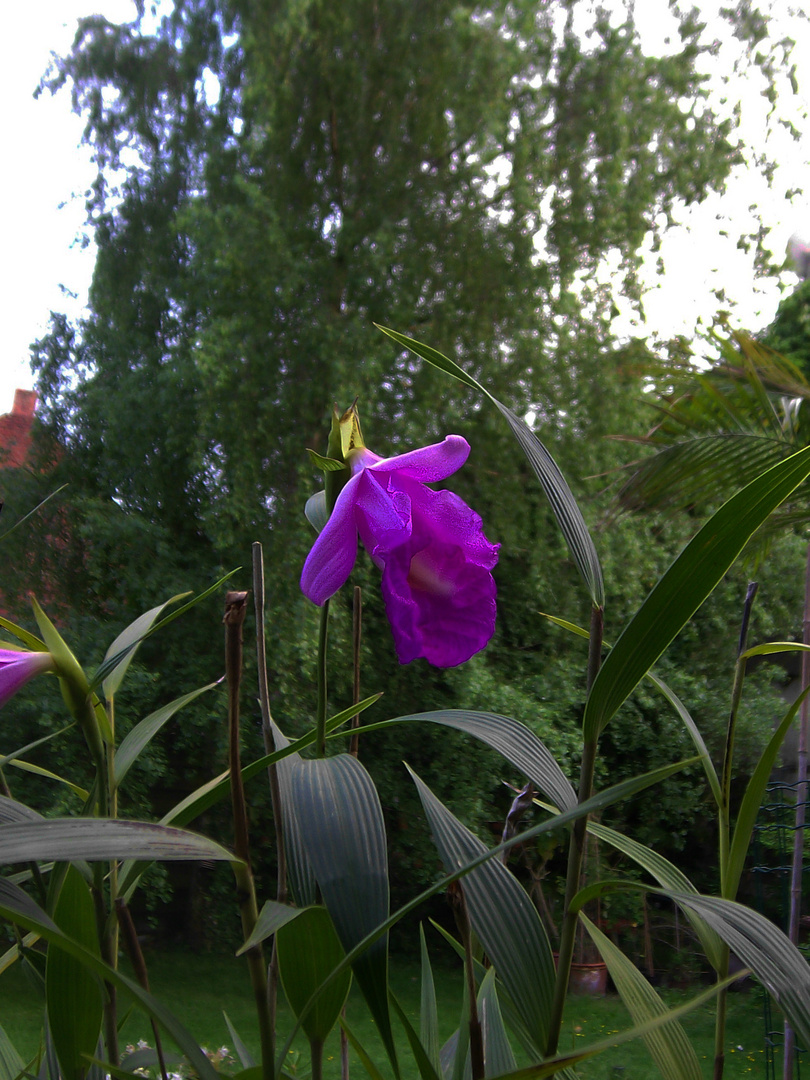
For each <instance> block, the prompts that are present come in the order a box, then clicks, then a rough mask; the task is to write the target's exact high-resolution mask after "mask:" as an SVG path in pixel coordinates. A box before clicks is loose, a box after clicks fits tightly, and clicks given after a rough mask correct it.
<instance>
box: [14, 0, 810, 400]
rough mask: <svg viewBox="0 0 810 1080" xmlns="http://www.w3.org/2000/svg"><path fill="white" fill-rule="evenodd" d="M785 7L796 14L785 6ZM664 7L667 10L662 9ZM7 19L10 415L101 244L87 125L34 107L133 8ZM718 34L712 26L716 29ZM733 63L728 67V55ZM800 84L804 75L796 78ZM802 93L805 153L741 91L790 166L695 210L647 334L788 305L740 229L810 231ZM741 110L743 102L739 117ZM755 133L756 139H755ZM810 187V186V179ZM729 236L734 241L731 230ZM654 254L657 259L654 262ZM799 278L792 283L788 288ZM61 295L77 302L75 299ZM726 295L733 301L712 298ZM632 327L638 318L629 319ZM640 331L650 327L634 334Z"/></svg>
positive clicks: (807, 91) (51, 105)
mask: <svg viewBox="0 0 810 1080" xmlns="http://www.w3.org/2000/svg"><path fill="white" fill-rule="evenodd" d="M719 3H720V0H701V2H700V7H701V9H702V10H704V11H707V12H708V11H709V9H716V7H717V6H718V5H719ZM775 3H776V6H777V10H780V9H782V8H783V7H786V6H787V5H784V4H783V3H780V0H775ZM659 5H660V6H659ZM7 7H8V10H7V11H5V12H4V27H5V30H6V41H7V42H8V43H9V48H7V50H6V53H7V55H6V59H5V61H4V63H3V65H2V66H0V101H2V102H3V110H4V117H3V119H4V124H3V135H4V139H3V142H4V155H3V156H4V161H5V167H4V168H3V169H2V170H0V235H2V236H3V241H4V246H5V251H6V261H5V265H6V274H5V275H4V278H5V280H4V282H3V288H2V292H1V293H0V295H1V296H2V300H1V301H0V303H1V304H2V307H1V308H0V316H2V318H1V319H0V326H2V344H1V346H0V413H4V412H7V411H9V410H10V408H11V404H12V400H13V395H14V389H15V387H22V388H28V387H31V386H32V385H33V380H32V377H31V373H30V369H29V366H28V346H29V344H30V343H31V342H32V341H34V340H35V339H36V338H37V337H39V336H41V335H42V334H43V333H44V332H45V331H46V329H47V324H48V318H49V313H50V311H51V310H52V309H53V310H61V311H67V312H68V313H69V314H71V315H77V314H79V313H80V311H81V309H82V306H83V304H84V303H85V301H86V297H87V288H88V285H89V281H90V276H91V274H92V268H93V249H92V248H89V249H87V250H84V251H82V250H81V248H80V245H78V244H77V243H76V237H77V235H78V234H79V232H80V230H81V226H82V222H83V216H84V206H83V194H84V192H85V191H86V189H87V188H88V187H89V185H90V183H91V181H92V178H93V169H92V167H91V165H90V161H89V153H88V151H87V150H86V149H84V150H82V149H80V147H79V143H80V139H81V131H82V122H81V120H80V119H79V118H78V117H76V116H74V115H73V114H72V113H71V111H70V100H69V94H68V93H65V92H63V93H61V94H59V95H57V97H56V98H51V97H50V95H49V94H45V95H43V96H42V97H41V98H39V99H38V100H34V98H33V92H34V90H35V88H36V86H37V83H38V82H39V79H40V77H41V75H42V74H43V72H44V71H45V69H46V68H47V66H48V61H49V57H50V54H51V51H54V52H57V53H64V52H66V51H67V50H68V49H69V48H70V44H71V41H72V38H73V33H74V31H75V26H76V20H77V19H78V18H79V17H80V16H82V15H86V14H90V13H91V12H100V13H101V14H103V15H105V16H106V17H107V18H109V19H110V20H112V21H116V22H118V21H122V20H124V19H129V18H131V17H132V13H133V11H134V5H133V3H132V0H27V2H25V0H19V2H17V3H14V4H12V5H7ZM645 16H646V17H647V18H648V20H649V21H648V23H647V25H646V26H645V25H644V24H642V25H641V31H642V33H644V34H645V35H649V41H650V42H651V43H652V42H654V43H655V44H654V46H653V47H654V48H655V49H656V50H659V49H665V48H666V46H665V45H664V43H663V41H664V37H665V34H666V27H667V14H666V5H665V3H664V2H663V0H643V2H642V3H640V4H638V5H637V18H639V19H642V18H644V17H645ZM782 18H784V20H785V21H784V23H783V24H782V25H781V26H780V27H779V29H780V31H781V32H782V33H786V34H788V36H790V37H793V38H794V39H796V40H798V41H799V42H800V44H801V47H800V48H799V49H797V50H796V55H797V56H798V55H803V56H805V57H806V56H807V55H810V32H808V24H807V21H806V20H805V19H803V18H802V17H800V16H794V15H788V14H785V15H784V16H782V15H781V14H780V20H781V19H782ZM711 25H712V26H714V24H713V23H712V24H711ZM720 45H721V53H720V55H719V57H718V58H717V59H716V60H715V61H714V63H715V64H716V65H717V66H716V68H715V70H720V69H721V68H723V66H724V65H725V64H727V63H728V62H730V61H729V60H728V58H729V57H731V56H733V51H734V42H733V41H729V40H725V39H723V40H721V42H720ZM724 58H725V59H724ZM798 75H799V78H800V79H801V75H802V72H801V70H800V71H799V72H798ZM800 90H801V91H802V94H803V96H802V97H800V98H799V99H797V100H795V101H793V100H789V99H788V97H787V96H785V97H784V98H780V110H781V109H784V110H785V111H788V110H789V111H790V112H791V115H792V118H793V119H794V122H796V123H797V124H798V126H799V127H801V128H802V129H803V130H807V131H808V135H807V136H806V137H805V138H804V140H803V142H802V143H800V144H798V145H796V144H793V143H792V142H791V141H790V140H788V139H786V138H780V136H779V135H778V133H777V135H776V136H775V137H772V139H771V141H770V142H769V143H768V144H765V141H764V134H763V128H762V124H763V118H764V114H765V107H766V106H765V103H764V99H763V98H762V96H761V87H757V86H752V85H751V80H749V82H748V83H747V84H745V85H744V86H742V88H741V89H740V90H739V94H740V96H741V98H742V109H743V117H744V122H745V124H746V138H747V140H748V141H749V142H751V144H752V145H754V146H758V147H760V148H763V149H766V150H768V152H769V153H770V155H771V157H773V158H775V159H776V160H777V161H779V162H780V168H779V170H778V171H777V174H776V181H775V183H774V185H773V186H772V188H771V189H768V188H767V186H766V185H764V184H763V183H762V182H761V181H759V180H758V179H757V178H756V177H754V176H753V173H752V171H751V170H748V169H745V168H741V169H738V170H737V174H736V175H735V176H734V178H733V180H732V182H731V183H730V185H729V189H728V191H727V193H726V194H724V195H723V196H717V197H713V198H711V199H710V200H707V202H706V203H705V204H703V205H702V206H700V207H696V208H694V209H692V210H690V211H684V213H683V221H684V226H683V227H682V228H679V229H677V230H674V231H673V232H672V233H671V234H670V235H669V236H668V238H667V240H666V241H665V245H664V248H663V250H662V255H663V257H664V260H665V263H666V266H667V274H666V277H665V278H664V279H663V280H662V281H660V282H658V283H654V278H653V275H652V269H651V272H650V284H651V286H654V287H652V288H651V291H650V292H649V293H648V294H647V296H646V297H645V314H646V319H647V326H646V329H647V330H648V331H652V332H657V333H659V334H661V335H662V336H670V335H672V334H675V333H686V334H690V333H691V332H692V330H693V328H694V326H695V323H696V321H697V320H698V319H702V320H704V321H705V322H708V321H711V318H712V316H713V314H714V313H715V312H716V311H717V309H718V308H719V307H722V306H726V307H729V308H730V309H731V310H732V318H733V319H735V320H736V322H737V324H738V325H740V326H743V327H746V328H748V329H757V328H758V327H760V326H762V325H764V324H766V323H767V322H768V321H770V319H771V318H772V317H773V314H774V312H775V310H776V305H777V303H778V301H779V298H780V290H779V283H778V281H776V280H775V279H770V280H766V281H759V282H755V279H754V273H753V265H752V258H751V257H749V256H746V255H745V254H744V253H743V252H740V251H738V250H737V247H736V241H735V240H734V239H733V237H734V236H735V234H736V233H737V232H739V229H740V228H741V227H742V228H745V227H747V224H748V223H752V222H753V221H754V216H753V214H752V212H751V207H752V205H754V206H757V207H758V208H759V213H760V216H761V217H762V220H763V223H764V224H765V225H766V226H767V227H768V228H769V229H770V230H771V232H770V233H769V234H768V240H767V242H768V245H769V246H770V247H771V248H772V250H773V251H774V253H775V255H776V257H777V260H778V261H779V260H781V258H782V256H783V254H784V251H785V245H786V243H787V241H788V238H789V237H790V235H791V233H793V232H800V233H802V234H810V211H808V210H807V209H806V208H803V205H802V204H801V203H800V204H796V203H795V201H794V203H791V202H789V200H788V199H787V198H786V196H785V192H786V191H788V190H789V189H791V188H795V187H802V186H803V185H804V184H805V174H806V173H807V171H808V158H810V126H808V124H807V123H806V116H807V112H808V101H810V82H807V81H806V82H805V84H804V86H801V85H800ZM732 106H733V95H732V100H731V102H730V104H729V108H731V107H732ZM749 132H750V134H749ZM807 186H808V188H810V182H808V183H807ZM724 230H725V231H727V232H728V233H729V234H730V235H729V237H724V236H723V235H722V233H723V231H724ZM653 265H654V257H653V256H652V255H650V267H651V268H652V266H653ZM795 283H796V278H795V277H793V275H791V274H786V275H784V276H783V279H782V287H783V288H784V287H788V288H790V287H792V286H793V285H795ZM60 286H64V287H65V288H67V289H69V290H70V291H71V292H73V293H76V294H77V299H76V300H69V299H68V298H67V297H65V296H64V295H63V293H62V291H61V288H60ZM721 286H722V287H724V288H725V292H726V294H727V297H728V299H727V301H726V303H725V305H723V304H721V303H720V302H719V301H718V300H717V299H716V297H715V295H714V292H713V289H716V288H718V287H721ZM622 322H623V325H624V327H625V328H626V329H628V330H632V329H633V320H632V318H631V317H630V316H629V315H628V316H626V318H625V319H623V320H622ZM635 328H636V329H637V330H643V329H644V328H643V327H638V326H637V325H636V327H635Z"/></svg>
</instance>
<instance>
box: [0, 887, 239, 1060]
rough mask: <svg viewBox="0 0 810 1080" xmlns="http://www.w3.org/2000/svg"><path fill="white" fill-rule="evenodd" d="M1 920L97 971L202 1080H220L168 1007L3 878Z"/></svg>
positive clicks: (0, 903) (0, 906)
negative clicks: (149, 1020)
mask: <svg viewBox="0 0 810 1080" xmlns="http://www.w3.org/2000/svg"><path fill="white" fill-rule="evenodd" d="M0 918H4V919H7V920H8V921H9V922H13V923H16V924H17V925H18V926H22V927H24V928H25V929H26V930H30V931H33V932H34V933H37V934H39V936H40V937H42V938H44V939H45V940H46V941H47V942H48V944H49V945H56V946H58V947H59V948H60V949H62V950H63V951H64V952H67V953H69V954H70V955H72V956H74V957H76V958H77V959H79V960H81V961H82V963H83V964H84V965H85V967H87V969H88V970H89V971H93V972H95V973H96V974H97V975H99V976H100V977H101V978H102V979H104V980H105V981H106V982H109V983H112V984H113V986H115V987H117V988H118V989H119V990H124V991H126V993H128V994H129V995H130V996H131V997H133V998H134V999H135V1000H136V1001H137V1002H138V1004H139V1006H140V1007H141V1008H142V1009H144V1011H145V1012H146V1013H147V1015H149V1016H152V1017H154V1018H155V1020H157V1021H158V1023H160V1024H162V1025H163V1027H164V1028H165V1029H166V1031H167V1032H168V1033H169V1035H171V1037H172V1038H173V1039H174V1041H175V1042H176V1043H177V1045H178V1046H179V1047H180V1049H181V1050H182V1051H183V1053H184V1054H185V1055H186V1057H187V1058H188V1060H189V1062H190V1063H191V1065H192V1066H193V1067H194V1069H195V1071H196V1073H197V1075H198V1077H199V1078H200V1080H219V1074H218V1073H217V1072H216V1070H215V1069H214V1067H213V1065H212V1064H211V1062H210V1061H209V1060H208V1058H207V1057H206V1056H205V1054H204V1053H203V1052H202V1050H201V1049H200V1047H199V1045H198V1044H197V1042H196V1040H195V1039H194V1038H193V1036H191V1035H190V1034H189V1032H188V1031H186V1029H185V1027H183V1025H182V1024H181V1023H180V1021H179V1020H177V1019H176V1017H175V1016H174V1015H173V1014H172V1013H171V1012H170V1011H169V1010H168V1009H167V1008H165V1006H163V1005H162V1004H161V1003H160V1002H159V1001H157V1000H156V999H155V998H153V997H152V995H151V994H149V993H147V992H146V991H145V990H144V989H142V987H141V986H139V985H138V983H137V982H135V981H134V980H132V979H128V978H127V977H126V976H125V975H122V974H121V972H120V971H117V970H116V969H114V968H111V967H109V966H108V965H107V964H105V963H104V961H103V960H101V959H100V957H98V956H97V955H96V954H95V953H94V952H93V951H91V950H89V949H86V948H85V947H84V945H82V944H81V942H78V941H75V940H74V939H73V938H71V937H68V935H67V934H65V933H63V932H62V931H61V930H60V929H59V927H58V926H57V925H56V924H55V923H54V922H53V920H52V919H51V918H50V917H49V916H48V915H46V913H45V912H44V911H43V910H42V909H41V908H40V907H39V905H37V904H36V903H34V901H33V900H32V899H31V898H30V897H29V896H27V895H26V894H25V893H24V892H23V891H22V889H20V888H18V887H17V886H16V885H13V884H12V883H11V882H10V881H8V880H5V879H3V878H0Z"/></svg>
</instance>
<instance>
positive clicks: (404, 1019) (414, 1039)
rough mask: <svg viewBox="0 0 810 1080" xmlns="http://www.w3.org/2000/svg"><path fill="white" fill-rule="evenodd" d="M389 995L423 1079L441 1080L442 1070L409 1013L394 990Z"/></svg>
mask: <svg viewBox="0 0 810 1080" xmlns="http://www.w3.org/2000/svg"><path fill="white" fill-rule="evenodd" d="M388 996H389V998H390V1001H391V1004H392V1006H393V1007H394V1012H395V1013H396V1015H397V1017H398V1018H399V1022H400V1023H401V1024H402V1026H403V1028H404V1029H405V1036H406V1038H407V1040H408V1044H409V1045H410V1048H411V1053H412V1054H413V1059H414V1061H415V1063H416V1067H417V1069H418V1070H419V1075H420V1077H421V1078H422V1080H441V1075H442V1074H441V1070H440V1069H437V1068H436V1066H435V1065H434V1064H433V1061H432V1059H431V1056H430V1054H429V1053H428V1050H427V1047H426V1046H425V1045H424V1043H423V1042H422V1040H421V1039H420V1038H419V1036H418V1035H417V1034H416V1031H415V1030H414V1026H413V1024H412V1023H411V1022H410V1020H409V1019H408V1015H407V1013H406V1012H405V1010H404V1009H403V1008H402V1006H401V1005H400V1003H399V1001H398V1000H397V997H396V995H395V994H394V992H393V991H389V995H388ZM436 1052H437V1055H438V1047H437V1048H436Z"/></svg>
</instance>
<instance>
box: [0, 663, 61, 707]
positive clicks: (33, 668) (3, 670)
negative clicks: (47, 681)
mask: <svg viewBox="0 0 810 1080" xmlns="http://www.w3.org/2000/svg"><path fill="white" fill-rule="evenodd" d="M54 670H55V667H54V662H53V657H52V656H51V654H50V653H48V652H23V651H22V650H21V649H20V650H17V649H0V706H3V705H5V703H6V702H7V701H8V700H9V698H11V697H13V696H14V695H15V694H16V693H17V691H18V690H19V689H20V688H21V687H23V686H25V684H26V683H27V682H28V681H29V680H30V679H33V678H34V676H35V675H41V674H42V673H43V672H45V671H54Z"/></svg>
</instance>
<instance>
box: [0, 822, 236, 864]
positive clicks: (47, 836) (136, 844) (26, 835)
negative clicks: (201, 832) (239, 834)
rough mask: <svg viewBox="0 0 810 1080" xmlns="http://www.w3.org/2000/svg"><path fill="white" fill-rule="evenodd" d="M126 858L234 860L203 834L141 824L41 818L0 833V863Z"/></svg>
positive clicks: (12, 826)
mask: <svg viewBox="0 0 810 1080" xmlns="http://www.w3.org/2000/svg"><path fill="white" fill-rule="evenodd" d="M126 858H129V859H150V860H160V859H168V860H173V861H176V860H189V859H213V860H216V861H218V862H223V861H225V862H233V861H235V859H236V856H235V855H233V854H232V853H231V852H230V851H227V850H226V849H225V848H224V847H221V846H220V845H219V844H216V843H214V841H213V840H209V839H207V838H206V837H204V836H198V835H197V834H196V833H190V832H184V831H182V830H181V829H171V828H167V827H166V826H165V825H154V824H152V823H151V822H146V821H118V820H115V819H111V818H48V819H45V818H42V819H41V820H39V821H23V822H19V823H18V824H9V825H4V826H3V828H2V829H0V863H18V862H45V861H48V860H54V861H59V862H74V861H75V860H76V859H87V860H88V861H90V862H96V861H105V862H106V861H108V860H110V859H126Z"/></svg>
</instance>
